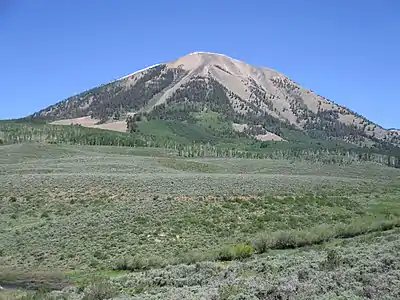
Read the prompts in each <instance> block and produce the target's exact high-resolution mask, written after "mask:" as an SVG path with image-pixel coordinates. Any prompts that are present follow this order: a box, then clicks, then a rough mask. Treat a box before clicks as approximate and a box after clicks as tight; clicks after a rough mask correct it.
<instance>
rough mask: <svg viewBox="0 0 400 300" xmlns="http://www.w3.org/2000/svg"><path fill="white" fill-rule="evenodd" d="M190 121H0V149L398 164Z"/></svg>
mask: <svg viewBox="0 0 400 300" xmlns="http://www.w3.org/2000/svg"><path fill="white" fill-rule="evenodd" d="M191 116H192V117H193V120H194V121H193V122H180V121H177V120H163V119H156V120H147V119H139V120H138V119H137V117H135V119H134V120H132V123H134V124H135V125H131V126H134V127H135V130H134V131H133V132H132V133H122V132H115V131H109V130H102V129H95V128H86V127H83V126H78V125H69V126H66V125H50V124H47V123H46V122H44V121H38V120H26V119H24V120H12V121H0V145H4V144H18V143H26V142H45V143H50V144H75V145H107V146H126V147H157V148H164V149H169V150H171V151H173V152H177V153H178V155H179V156H183V157H230V158H232V157H237V158H272V159H287V160H292V161H304V160H305V161H312V162H321V163H326V164H351V163H359V162H366V161H370V162H377V163H380V164H385V165H389V166H391V167H399V166H400V159H399V157H400V153H399V152H398V150H399V149H398V148H392V149H391V150H390V151H380V150H379V151H378V150H377V149H371V148H359V147H355V146H353V145H351V144H345V143H341V142H332V141H330V142H329V141H325V142H320V141H303V142H295V141H292V142H289V143H288V142H273V141H270V142H261V141H256V140H254V139H250V138H248V137H247V136H245V135H244V134H240V133H233V132H231V135H224V132H225V134H226V133H227V132H228V130H229V128H231V124H230V123H229V122H225V121H224V120H223V119H221V116H220V115H219V114H218V113H212V112H207V113H206V112H201V113H192V114H191Z"/></svg>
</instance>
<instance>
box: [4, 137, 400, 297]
mask: <svg viewBox="0 0 400 300" xmlns="http://www.w3.org/2000/svg"><path fill="white" fill-rule="evenodd" d="M0 199H1V202H0V241H1V243H0V266H1V267H0V268H1V269H0V285H1V284H3V285H6V284H8V285H11V286H16V287H31V288H36V287H38V286H42V285H43V284H44V283H47V284H49V285H50V286H51V287H50V288H54V289H58V288H60V287H63V286H69V285H71V284H73V285H74V287H72V288H71V287H67V288H66V289H65V290H64V294H65V297H66V298H67V299H107V295H103V296H101V295H100V296H101V297H102V298H101V297H100V296H99V297H100V298H99V297H97V298H96V297H95V296H93V295H94V294H95V293H96V291H97V292H100V291H101V290H102V289H103V290H105V291H107V292H109V293H110V294H109V295H108V296H110V297H111V296H113V297H114V296H115V297H117V295H119V296H118V297H119V298H118V299H177V298H181V299H313V297H316V298H315V299H322V298H321V297H322V295H323V294H324V293H326V294H327V295H326V296H325V298H324V299H338V298H337V297H339V296H341V297H342V298H340V299H364V298H379V299H396V298H398V297H400V294H399V292H400V288H399V287H400V272H399V268H400V259H399V257H398V255H397V253H398V250H399V248H400V242H399V238H400V235H399V229H397V227H399V226H400V201H399V199H400V169H395V168H389V167H385V166H382V165H378V164H372V163H358V164H351V165H348V166H340V165H335V164H330V165H324V164H317V163H314V164H313V163H309V162H301V161H297V162H291V161H289V160H268V159H265V160H260V159H258V160H251V159H229V158H180V157H178V156H177V153H175V152H174V151H173V150H164V149H160V148H158V149H154V148H127V147H126V148H123V147H107V146H67V145H40V144H17V145H8V146H2V147H0ZM95 275H97V276H101V277H102V278H104V279H103V281H101V282H100V283H99V282H98V283H97V284H95V285H94V286H93V285H92V284H91V281H93V280H92V279H93V276H95ZM35 276H37V277H38V278H40V280H39V279H36V280H35V279H32V277H35ZM46 276H47V277H49V278H46ZM97 281H98V280H97ZM104 293H106V292H104ZM53 294H54V295H55V294H56V293H55V292H53ZM318 295H319V297H317V296H318ZM91 296H93V298H90V297H91ZM385 296H386V297H387V298H384V297H385ZM32 297H33V296H32ZM38 297H39V298H37V299H43V298H44V297H45V296H43V295H41V296H38ZM40 297H41V298H40ZM85 297H86V298H85ZM110 297H109V298H110ZM129 297H131V298H129ZM335 297H336V298H335ZM357 297H358V298H357ZM0 299H1V294H0ZM32 299H33V298H32Z"/></svg>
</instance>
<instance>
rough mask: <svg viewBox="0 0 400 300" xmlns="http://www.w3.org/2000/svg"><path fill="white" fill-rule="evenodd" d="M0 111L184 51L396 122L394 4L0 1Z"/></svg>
mask: <svg viewBox="0 0 400 300" xmlns="http://www.w3.org/2000/svg"><path fill="white" fill-rule="evenodd" d="M0 43H1V44H0V82H1V83H0V88H1V92H2V93H1V97H0V103H1V106H0V118H14V117H21V116H25V115H27V114H30V113H33V112H35V111H37V110H39V109H41V108H44V107H45V106H47V105H50V104H53V103H55V102H58V101H60V100H62V99H64V98H66V97H68V96H71V95H73V94H75V93H78V92H81V91H83V90H85V89H87V88H90V87H93V86H96V85H98V84H101V83H105V82H107V81H109V80H112V79H115V78H118V77H120V76H122V75H125V74H127V73H131V72H133V71H135V70H137V69H140V68H143V67H145V66H148V65H152V64H154V63H158V62H163V61H168V60H171V59H173V58H177V57H179V56H182V55H185V54H187V53H189V52H193V51H211V52H218V53H224V54H226V55H229V56H233V57H235V58H237V59H241V60H243V61H246V62H248V63H250V64H254V65H260V66H266V67H271V68H274V69H276V70H278V71H281V72H283V73H284V74H286V75H288V76H289V77H291V78H292V79H294V80H295V81H297V82H299V83H301V84H302V85H304V86H305V87H307V88H311V89H312V90H314V91H316V92H318V93H319V94H321V95H323V96H325V97H327V98H329V99H331V100H333V101H335V102H337V103H339V104H342V105H345V106H348V107H349V108H351V109H352V110H355V111H357V112H359V113H361V114H363V115H365V116H366V117H368V118H369V119H371V120H372V121H375V122H378V123H380V124H381V125H383V126H385V127H400V117H399V116H400V114H399V112H400V103H399V102H400V96H399V95H400V89H399V85H400V75H399V70H400V58H399V54H400V1H399V0H374V1H372V0H365V1H361V0H336V1H334V0H332V1H331V0H326V1H321V0H304V1H298V0H287V1H284V0H281V1H269V0H245V1H244V0H240V1H239V0H231V1H225V0H212V1H211V0H203V1H189V0H186V1H183V0H170V1H167V0H147V1H133V0H115V1H112V0H96V1H95V0H57V1H54V0H35V1H31V0H0Z"/></svg>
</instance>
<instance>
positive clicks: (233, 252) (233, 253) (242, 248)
mask: <svg viewBox="0 0 400 300" xmlns="http://www.w3.org/2000/svg"><path fill="white" fill-rule="evenodd" d="M253 253H254V248H253V246H252V245H250V244H245V243H242V244H237V245H233V246H230V247H223V248H221V249H220V250H219V251H218V253H217V255H216V260H220V261H229V260H234V259H244V258H247V257H250V256H251V255H252V254H253Z"/></svg>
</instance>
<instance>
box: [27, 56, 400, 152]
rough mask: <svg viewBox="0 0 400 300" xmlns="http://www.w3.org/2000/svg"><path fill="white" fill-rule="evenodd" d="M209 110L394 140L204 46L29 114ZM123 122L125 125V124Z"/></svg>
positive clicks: (271, 73)
mask: <svg viewBox="0 0 400 300" xmlns="http://www.w3.org/2000/svg"><path fill="white" fill-rule="evenodd" d="M209 110H210V111H212V113H216V114H217V115H219V116H220V118H219V119H223V120H227V122H229V123H230V124H234V123H236V124H238V126H239V127H240V128H246V132H247V133H248V134H250V135H252V136H260V135H266V134H267V133H268V132H273V133H275V134H277V135H278V136H280V135H282V137H283V138H285V139H286V137H285V136H284V132H285V129H288V130H295V131H296V132H297V133H298V132H301V133H302V134H305V135H308V136H310V137H312V138H315V139H328V140H342V141H346V142H350V143H353V144H356V145H358V146H373V145H375V144H376V143H379V142H380V141H381V142H382V143H393V144H400V140H399V137H398V135H397V134H396V132H397V131H389V130H386V129H383V128H382V127H381V126H379V125H377V124H375V123H373V122H371V121H369V120H367V119H366V118H364V117H363V116H360V115H358V114H356V113H354V112H352V111H351V110H349V109H348V108H346V107H343V106H340V105H337V104H335V103H334V102H332V101H330V100H328V99H326V98H324V97H322V96H320V95H317V94H315V93H314V92H312V91H311V90H309V89H307V88H304V87H302V86H301V85H300V84H298V83H296V82H294V81H292V80H291V79H289V78H288V77H287V76H285V75H284V74H282V73H279V72H277V71H275V70H272V69H269V68H265V67H259V66H254V65H250V64H248V63H246V62H244V61H240V60H237V59H234V58H232V57H229V56H227V55H225V54H219V53H213V52H207V51H196V52H191V53H189V54H187V55H185V56H182V57H179V58H177V59H174V60H172V61H169V62H165V63H159V64H155V65H152V66H150V67H146V68H144V69H141V70H138V71H135V72H133V73H130V74H128V75H125V76H123V77H121V78H120V80H116V81H113V82H110V83H109V84H107V85H103V86H100V87H98V88H95V89H92V90H88V91H86V92H84V93H81V94H79V95H76V96H73V97H70V98H68V99H65V100H64V101H61V102H59V103H57V104H55V105H52V106H50V107H48V108H45V109H43V110H41V111H39V112H37V113H35V114H34V115H33V116H34V117H46V118H49V119H51V120H63V119H64V120H66V119H67V120H71V119H76V118H82V117H84V118H85V117H88V116H89V119H90V120H91V121H93V122H94V123H96V122H97V121H98V122H97V123H99V124H101V123H106V122H113V120H114V121H115V120H119V119H120V118H121V119H123V118H124V116H126V115H127V114H129V113H146V114H148V117H149V119H150V120H151V118H153V119H157V118H160V119H162V120H165V119H172V120H174V121H176V120H179V121H185V120H187V119H193V118H194V116H195V115H196V114H199V113H201V112H203V111H209ZM85 120H86V119H85ZM68 122H69V121H68ZM79 122H83V121H82V120H79ZM121 122H122V123H123V122H124V121H121ZM69 123H71V122H69ZM232 127H234V126H232ZM282 129H283V130H282ZM122 130H126V126H125V125H123V126H122Z"/></svg>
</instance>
